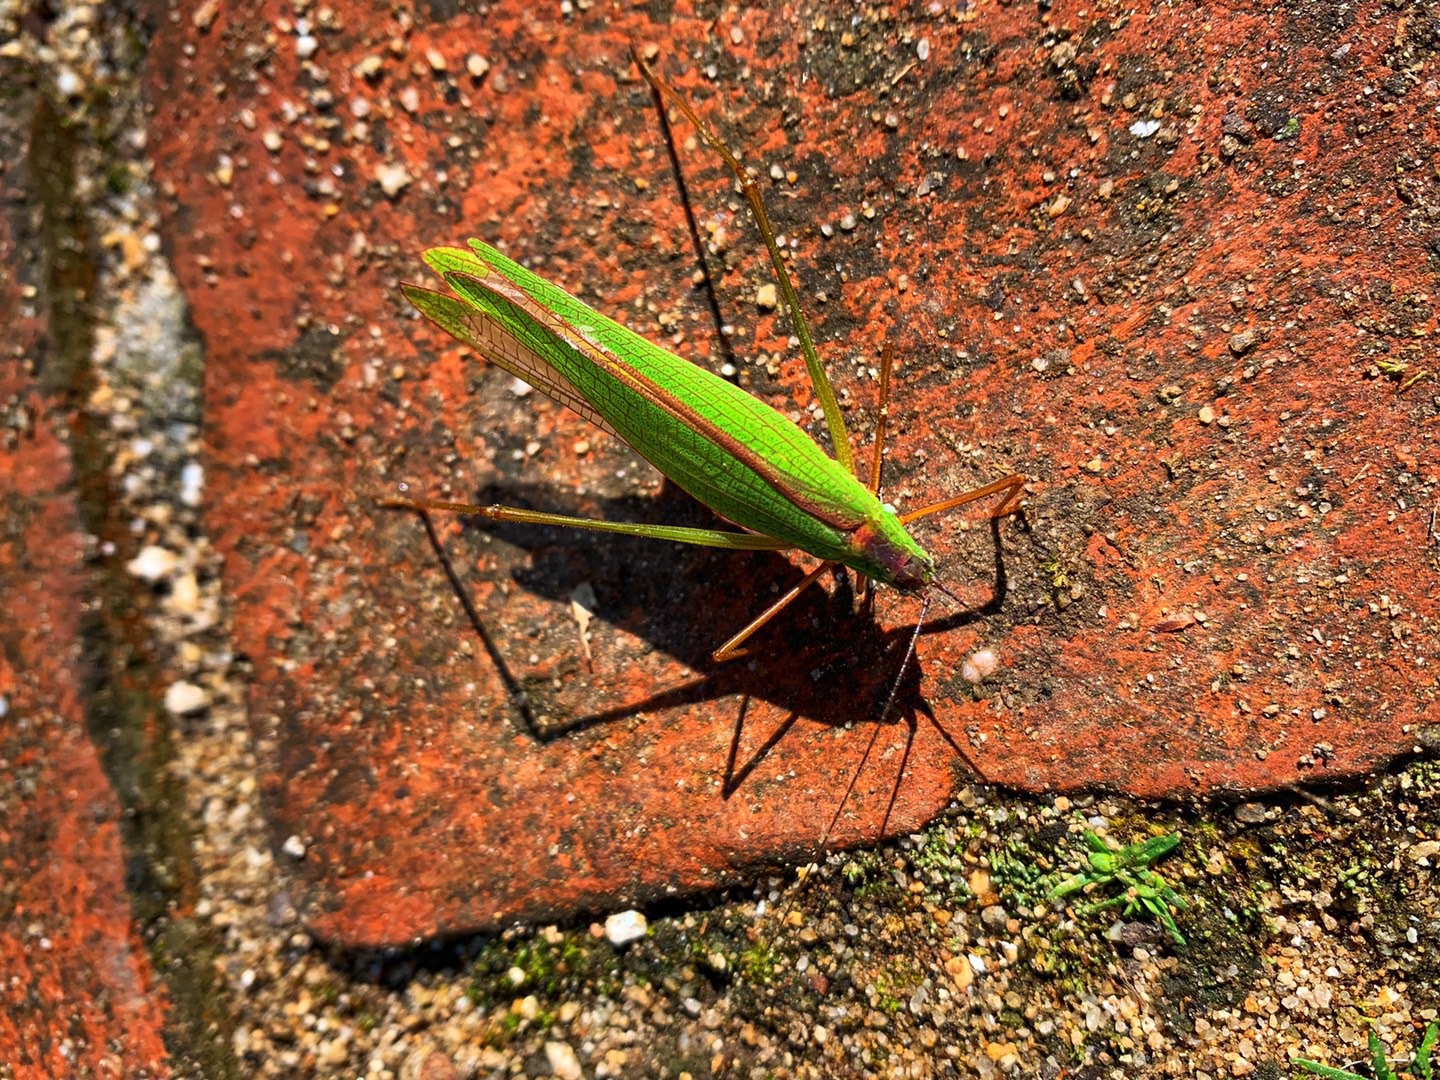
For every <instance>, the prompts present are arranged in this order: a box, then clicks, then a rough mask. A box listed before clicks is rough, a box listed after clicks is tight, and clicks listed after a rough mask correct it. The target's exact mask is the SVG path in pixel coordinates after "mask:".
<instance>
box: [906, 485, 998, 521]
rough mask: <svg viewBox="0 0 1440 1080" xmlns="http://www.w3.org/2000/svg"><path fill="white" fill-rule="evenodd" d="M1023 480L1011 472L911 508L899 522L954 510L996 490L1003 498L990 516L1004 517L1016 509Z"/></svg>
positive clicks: (917, 519) (916, 519)
mask: <svg viewBox="0 0 1440 1080" xmlns="http://www.w3.org/2000/svg"><path fill="white" fill-rule="evenodd" d="M1025 482H1026V481H1025V477H1024V476H1022V475H1021V474H1020V473H1011V474H1010V475H1009V476H1006V477H1002V478H1001V479H999V480H996V481H994V482H992V483H989V484H986V485H985V486H984V487H978V488H976V489H975V490H974V491H967V492H965V494H963V495H956V496H955V497H954V498H951V499H943V500H941V501H940V502H937V503H931V504H930V505H929V506H922V507H921V508H920V509H919V510H911V511H910V512H909V513H905V514H901V515H900V522H901V524H902V525H908V524H910V522H912V521H919V520H920V519H921V518H927V517H929V516H930V515H931V514H943V513H944V512H945V511H946V510H954V509H955V508H956V507H957V506H964V505H965V504H966V503H972V502H974V501H975V500H976V499H983V498H985V497H986V496H989V495H993V494H995V493H996V492H997V491H1003V492H1005V498H1003V499H1002V500H1000V505H999V506H997V507H996V508H995V509H994V510H992V511H991V512H990V516H991V517H993V518H998V517H1004V516H1005V515H1006V514H1012V513H1014V512H1015V510H1016V509H1018V507H1017V506H1016V504H1017V503H1018V502H1019V501H1020V494H1021V492H1022V490H1023V489H1024V487H1025Z"/></svg>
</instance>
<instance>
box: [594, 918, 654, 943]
mask: <svg viewBox="0 0 1440 1080" xmlns="http://www.w3.org/2000/svg"><path fill="white" fill-rule="evenodd" d="M647 929H649V924H648V923H647V922H646V921H645V916H644V915H641V914H640V912H638V911H617V912H616V913H615V914H614V915H611V916H610V917H609V918H607V919H606V920H605V936H606V938H608V939H609V941H610V944H611V945H616V946H620V945H627V944H629V943H630V942H632V941H634V940H636V939H637V938H642V937H644V936H645V932H646V930H647Z"/></svg>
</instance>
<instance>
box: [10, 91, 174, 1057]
mask: <svg viewBox="0 0 1440 1080" xmlns="http://www.w3.org/2000/svg"><path fill="white" fill-rule="evenodd" d="M12 104H13V102H12ZM0 127H3V128H4V134H3V136H0V137H3V138H4V139H5V140H6V141H7V143H8V142H9V140H10V139H11V138H12V137H13V136H14V135H15V134H16V132H15V129H14V128H13V127H12V125H11V118H10V117H5V118H0ZM7 149H13V144H11V145H10V146H9V147H7ZM22 157H23V153H17V154H16V155H15V156H13V157H7V159H8V160H9V161H11V162H12V163H15V164H14V165H13V166H12V169H11V170H10V171H9V172H8V173H7V172H0V205H5V206H7V207H10V208H12V209H13V211H14V212H13V214H10V215H6V216H0V266H6V267H12V268H15V269H16V270H17V271H18V273H16V274H14V275H8V276H4V275H0V322H3V324H4V326H5V328H6V340H5V345H4V348H5V353H4V355H3V356H0V416H3V422H0V494H3V497H4V505H5V514H4V526H3V528H0V597H3V598H4V616H3V618H0V972H3V978H0V1072H3V1073H4V1075H6V1076H13V1077H16V1078H27V1077H51V1076H107V1077H108V1076H114V1077H118V1076H127V1077H138V1076H159V1075H165V1074H166V1073H167V1068H166V1054H165V1047H164V1044H163V1043H162V1041H161V1029H162V1025H163V1022H164V1002H163V996H162V995H161V994H159V993H157V991H156V988H155V986H154V984H153V982H152V974H151V969H150V964H149V959H148V957H147V955H146V952H145V950H144V947H143V944H142V943H141V942H139V941H138V940H137V938H136V935H135V932H134V928H133V926H132V923H131V911H130V902H129V899H128V897H127V895H126V891H125V862H124V851H123V848H122V846H121V842H120V826H119V819H120V806H119V803H118V802H117V800H116V798H115V794H114V792H113V791H112V790H111V788H110V786H109V784H108V782H107V780H106V777H105V774H104V773H103V772H102V770H101V767H100V762H99V758H98V756H97V754H96V750H95V747H94V745H93V744H92V743H91V741H90V739H89V736H88V734H87V732H86V726H85V712H84V703H83V699H82V692H81V688H82V683H83V682H84V679H85V672H84V665H83V662H82V654H81V637H80V625H81V617H82V613H83V610H84V604H85V602H86V597H87V595H88V592H87V589H86V580H85V575H86V573H87V571H86V567H85V563H84V546H83V542H82V536H81V529H80V523H79V519H78V516H77V513H76V489H75V485H74V473H73V470H72V468H71V464H70V457H69V449H68V446H67V444H66V440H65V438H64V431H65V428H66V426H67V425H68V424H69V422H70V420H71V416H70V413H69V412H68V411H66V410H64V409H62V408H60V407H59V403H58V402H57V401H56V400H55V399H54V398H52V397H48V396H46V395H45V394H43V393H42V392H41V391H40V389H39V380H38V379H37V378H36V376H35V374H34V371H35V364H36V362H37V361H38V360H39V358H40V357H41V356H42V355H43V354H44V349H43V347H42V345H43V342H42V336H41V325H42V318H41V316H42V315H43V308H44V304H45V293H44V291H43V289H41V290H37V291H36V292H34V293H30V292H26V291H24V290H25V286H26V285H27V284H28V285H31V286H34V285H35V278H36V276H37V275H36V274H35V273H34V271H35V270H36V268H37V266H38V265H39V264H38V260H35V259H34V256H35V248H34V244H33V236H32V237H29V238H27V239H25V240H21V241H19V242H17V239H16V230H15V229H14V228H13V226H15V225H17V224H18V225H20V226H21V227H22V228H23V227H25V225H26V223H28V222H33V218H32V217H30V211H31V210H33V209H34V207H33V206H32V205H31V204H30V203H29V202H28V201H27V200H26V198H25V194H26V193H25V192H24V190H23V189H22V187H21V182H22V179H21V178H22V175H23V169H22V166H21V165H20V164H19V163H20V161H21V159H22Z"/></svg>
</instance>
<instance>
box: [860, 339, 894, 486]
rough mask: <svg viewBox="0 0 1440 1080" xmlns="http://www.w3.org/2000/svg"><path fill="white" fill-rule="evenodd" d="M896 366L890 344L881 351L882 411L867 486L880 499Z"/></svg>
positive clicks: (877, 424)
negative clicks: (882, 468) (891, 386)
mask: <svg viewBox="0 0 1440 1080" xmlns="http://www.w3.org/2000/svg"><path fill="white" fill-rule="evenodd" d="M894 366H895V349H894V347H893V346H892V345H891V343H890V342H888V341H887V342H885V347H884V348H883V349H881V350H880V409H879V411H878V412H877V413H876V416H875V457H874V458H873V459H872V460H871V462H870V483H869V484H867V485H866V486H867V487H868V488H869V489H870V490H871V491H872V492H874V493H875V497H876V498H877V499H878V498H880V466H881V463H882V461H883V460H884V456H885V434H886V431H887V429H888V428H889V426H890V371H891V369H892V368H893V367H894Z"/></svg>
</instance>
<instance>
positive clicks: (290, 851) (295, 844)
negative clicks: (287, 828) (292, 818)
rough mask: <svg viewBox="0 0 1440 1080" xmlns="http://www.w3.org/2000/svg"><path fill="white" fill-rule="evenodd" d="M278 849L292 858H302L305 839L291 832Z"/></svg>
mask: <svg viewBox="0 0 1440 1080" xmlns="http://www.w3.org/2000/svg"><path fill="white" fill-rule="evenodd" d="M280 850H281V851H283V852H285V854H286V855H289V856H290V857H291V858H292V859H303V858H304V857H305V841H304V840H301V839H300V837H298V836H295V835H294V834H293V833H292V834H291V835H290V836H288V837H286V838H285V843H283V844H281V845H280Z"/></svg>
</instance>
